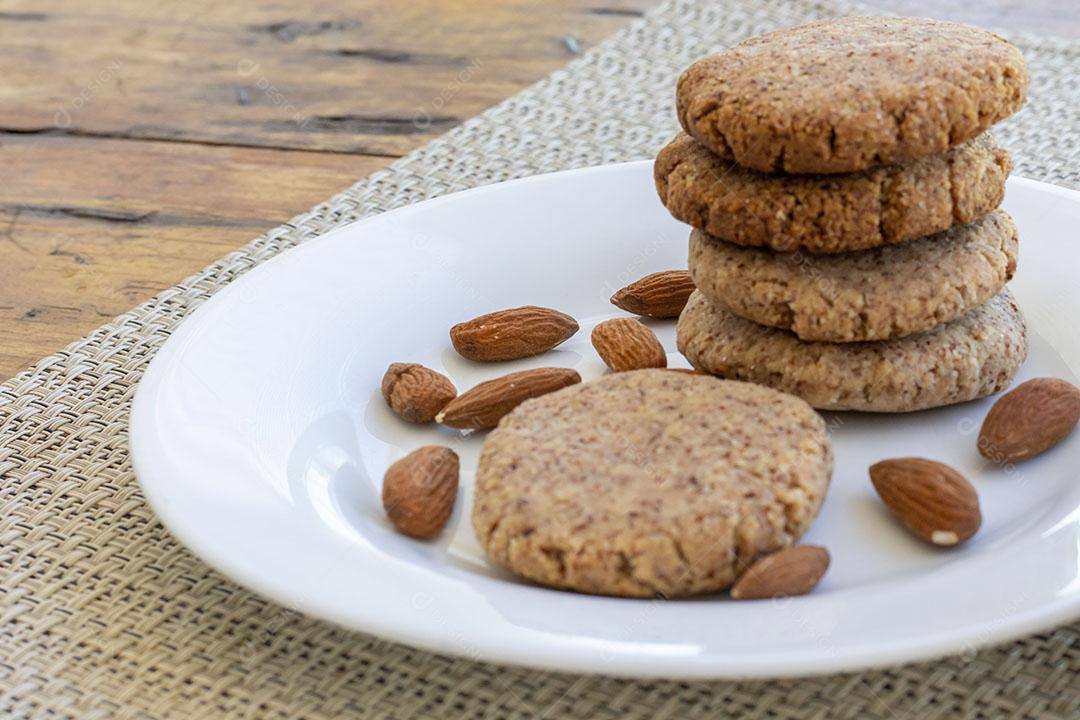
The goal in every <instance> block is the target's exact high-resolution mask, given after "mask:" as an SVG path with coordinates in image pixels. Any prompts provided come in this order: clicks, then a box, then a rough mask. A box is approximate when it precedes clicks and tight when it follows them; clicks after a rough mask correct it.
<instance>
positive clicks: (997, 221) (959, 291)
mask: <svg viewBox="0 0 1080 720" xmlns="http://www.w3.org/2000/svg"><path fill="white" fill-rule="evenodd" d="M1017 249H1018V243H1017V238H1016V226H1015V225H1014V224H1013V221H1012V218H1010V217H1009V215H1008V213H1006V212H1005V211H1004V210H995V211H994V212H992V213H990V214H989V215H984V216H983V217H981V218H979V219H978V220H976V221H975V222H972V223H968V224H967V225H956V226H954V227H952V228H950V229H949V230H946V231H945V232H943V233H939V234H937V235H931V236H929V237H925V238H920V239H918V240H912V241H911V242H906V243H903V244H901V245H890V246H888V247H883V248H877V249H875V250H863V251H861V252H852V253H842V254H839V255H809V254H806V253H803V252H795V253H778V252H774V251H772V250H763V249H761V248H747V247H742V246H740V245H734V244H732V243H729V242H724V241H723V240H717V239H715V238H712V237H710V236H709V235H706V234H705V233H703V232H701V231H700V230H694V231H693V232H692V233H691V234H690V274H691V276H692V277H693V278H694V284H695V285H696V286H697V288H698V289H699V290H700V291H701V293H702V295H704V296H705V297H706V298H708V299H709V300H710V301H711V302H712V303H713V304H715V305H719V306H720V307H723V308H725V309H727V310H730V311H731V312H733V313H735V314H736V315H738V316H739V317H743V318H746V319H747V320H752V321H754V322H756V323H758V324H760V325H769V326H771V327H777V328H783V329H785V330H791V331H793V332H794V333H795V334H796V335H798V336H799V338H801V339H803V340H824V341H827V342H856V341H862V340H888V339H891V338H897V337H903V336H905V335H911V334H913V333H917V332H922V331H923V330H929V329H930V328H932V327H934V326H935V325H940V324H941V323H943V322H948V321H950V320H953V319H955V318H958V317H960V316H961V315H963V314H964V313H966V312H968V311H969V310H971V309H972V308H974V307H977V306H979V305H982V304H983V303H985V302H987V301H988V300H989V299H990V298H992V297H994V296H995V295H997V294H998V293H999V292H1001V289H1002V288H1003V287H1005V283H1007V282H1008V281H1009V280H1010V279H1011V278H1012V276H1013V273H1014V272H1015V270H1016V256H1017Z"/></svg>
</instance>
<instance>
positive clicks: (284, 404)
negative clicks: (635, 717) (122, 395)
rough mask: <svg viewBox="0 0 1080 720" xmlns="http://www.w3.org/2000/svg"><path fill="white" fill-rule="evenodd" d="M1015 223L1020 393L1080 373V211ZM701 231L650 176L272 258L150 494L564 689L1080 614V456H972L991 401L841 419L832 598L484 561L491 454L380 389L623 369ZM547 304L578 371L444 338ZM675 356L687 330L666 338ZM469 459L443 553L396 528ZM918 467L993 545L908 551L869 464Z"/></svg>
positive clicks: (298, 575) (1009, 630) (1028, 185)
mask: <svg viewBox="0 0 1080 720" xmlns="http://www.w3.org/2000/svg"><path fill="white" fill-rule="evenodd" d="M1005 206H1006V207H1007V208H1008V210H1009V211H1010V212H1011V213H1012V214H1013V215H1014V216H1015V218H1016V221H1017V223H1018V224H1019V227H1020V232H1021V236H1022V242H1021V248H1022V250H1021V261H1020V268H1021V269H1020V272H1019V274H1018V276H1017V278H1016V280H1015V281H1014V282H1013V285H1012V287H1013V288H1014V290H1015V293H1016V296H1017V298H1018V299H1019V301H1020V304H1021V305H1022V307H1023V308H1024V310H1025V311H1026V313H1027V316H1028V318H1029V322H1030V325H1031V330H1032V332H1031V338H1032V343H1031V355H1030V357H1029V359H1028V361H1027V363H1026V365H1025V366H1024V368H1023V371H1022V374H1021V377H1020V380H1023V379H1025V378H1028V377H1033V376H1042V375H1051V376H1056V377H1062V378H1066V379H1068V380H1070V381H1072V382H1074V383H1075V382H1077V379H1076V374H1077V371H1078V370H1080V334H1078V332H1077V324H1076V323H1077V318H1078V317H1080V288H1078V281H1077V273H1078V271H1080V249H1078V245H1077V244H1076V243H1074V242H1072V238H1073V237H1074V236H1075V234H1076V228H1077V227H1078V226H1080V194H1078V193H1074V192H1070V191H1067V190H1063V189H1061V188H1057V187H1053V186H1049V185H1044V184H1041V183H1037V182H1032V181H1029V180H1023V179H1014V180H1011V181H1010V183H1009V190H1008V198H1007V200H1006V203H1005ZM686 236H687V229H686V227H685V226H683V225H681V224H679V223H677V222H676V221H674V220H672V219H671V218H670V217H669V216H668V214H667V212H666V211H665V210H664V209H663V208H662V207H661V205H660V203H659V202H658V201H657V199H656V194H655V191H654V190H653V183H652V178H651V169H650V163H647V162H638V163H629V164H624V165H614V166H609V167H600V168H593V169H588V170H581V171H572V172H566V173H558V174H554V175H546V176H540V177H534V178H529V179H526V180H521V181H517V182H511V183H505V184H501V185H495V186H490V187H484V188H480V189H477V190H472V191H469V192H463V193H459V194H456V195H450V196H447V197H443V198H439V199H436V200H432V201H430V202H424V203H419V204H417V205H413V206H411V207H407V208H404V209H401V210H398V211H395V212H390V213H386V214H384V215H379V216H377V217H374V218H371V219H368V220H365V221H363V222H358V223H355V224H352V225H350V226H348V227H344V228H341V229H339V230H337V231H335V232H332V233H329V234H328V235H326V236H324V237H321V238H318V239H316V240H313V241H311V242H309V243H307V244H306V245H303V246H302V247H300V248H298V249H296V250H292V251H290V252H287V253H285V254H283V255H282V256H280V257H278V258H275V259H274V260H272V261H270V262H268V263H266V264H265V265H263V266H262V267H259V268H257V269H255V270H254V271H252V272H251V273H249V274H247V275H245V276H244V277H242V278H240V279H239V280H238V281H236V282H235V283H233V284H232V285H230V286H229V287H227V288H225V289H224V290H222V291H221V292H219V293H218V294H217V295H216V296H215V297H214V298H213V299H212V300H210V301H209V302H207V303H206V305H204V306H203V307H201V308H199V310H198V311H196V312H195V313H194V314H193V315H192V317H191V318H190V319H189V320H187V321H186V322H185V323H184V324H183V325H182V326H181V327H180V328H179V329H178V330H177V331H176V332H175V333H174V334H173V336H172V338H171V339H170V340H169V342H168V343H166V345H165V347H164V348H163V349H162V350H161V351H160V352H159V353H158V355H157V357H156V358H155V359H154V361H153V363H152V364H151V366H150V368H149V370H148V371H147V373H146V376H145V378H144V379H143V381H142V384H141V385H140V387H139V392H138V395H137V397H136V399H135V406H134V410H133V414H132V421H131V443H132V452H133V458H134V463H135V468H136V470H137V473H138V477H139V480H140V482H141V483H142V487H143V491H144V492H145V494H146V497H147V499H148V500H149V501H150V503H151V505H153V507H154V509H155V510H156V511H157V513H158V515H159V516H160V517H161V519H162V521H163V522H164V523H165V525H166V526H167V527H168V528H169V529H170V530H171V531H172V532H173V533H174V534H175V535H176V536H177V537H178V538H179V539H180V540H181V541H182V542H183V543H184V544H186V545H187V546H188V547H190V548H191V549H192V550H194V551H195V552H196V553H197V554H198V555H200V556H201V557H202V558H203V559H205V560H206V562H208V563H210V564H211V565H213V566H214V567H216V568H218V569H220V570H221V571H223V572H225V573H226V574H228V575H229V576H231V577H233V578H235V579H236V580H237V581H239V582H241V583H243V584H244V585H247V586H248V587H251V588H253V589H255V590H257V591H258V592H260V593H263V594H265V595H267V596H269V597H271V598H273V599H275V600H277V601H278V602H281V603H283V604H285V605H287V606H290V607H293V608H296V609H299V610H301V611H303V612H306V613H309V614H311V615H315V616H318V617H322V618H326V619H328V620H332V621H334V622H337V623H340V624H341V625H344V626H346V627H350V628H355V629H358V630H363V631H368V632H371V633H374V634H376V635H380V636H383V637H386V638H392V639H394V640H399V641H401V642H405V643H409V644H412V645H417V646H421V647H424V648H429V649H432V650H437V651H441V652H446V653H451V654H454V655H462V656H467V657H470V658H474V659H484V660H490V661H496V662H507V663H520V664H525V665H531V666H536V667H542V668H552V669H557V670H564V671H581V672H597V673H605V674H613V675H635V676H667V677H679V678H690V677H710V678H716V677H747V676H786V675H799V674H811V673H824V672H831V671H841V670H855V669H858V668H865V667H870V666H879V665H886V664H891V663H899V662H904V661H910V660H916V659H921V658H929V657H933V656H939V655H943V654H947V653H956V652H964V651H970V650H971V649H973V648H975V647H977V646H981V645H984V644H987V643H993V642H999V641H1004V640H1008V639H1011V638H1015V637H1018V636H1020V635H1024V634H1027V633H1031V632H1035V631H1038V630H1043V629H1046V628H1049V627H1051V626H1053V625H1056V624H1060V623H1064V622H1068V621H1070V620H1072V619H1074V618H1076V617H1078V616H1080V482H1077V477H1076V475H1077V472H1076V468H1077V467H1078V466H1080V437H1071V438H1069V439H1068V440H1067V441H1066V442H1065V443H1064V444H1062V445H1061V446H1059V447H1058V448H1056V449H1054V450H1053V451H1051V452H1049V453H1047V454H1046V455H1044V456H1042V457H1040V458H1036V459H1033V460H1031V461H1029V462H1027V463H1024V464H1023V465H1019V466H1016V467H1012V466H1009V467H996V466H994V465H992V464H990V463H989V462H987V461H984V460H982V459H981V457H980V456H979V455H978V453H977V452H976V450H975V438H976V434H977V430H978V425H979V423H980V422H981V420H982V418H983V416H984V414H985V413H986V411H987V410H988V409H989V407H990V404H991V401H990V400H984V401H980V402H973V403H969V404H966V405H962V406H959V407H954V408H949V409H942V410H934V411H928V412H922V413H916V414H910V415H877V416H874V415H860V414H831V415H829V416H827V418H826V419H827V420H828V422H829V424H830V427H831V432H832V435H833V438H834V442H835V450H836V458H837V464H836V471H835V474H834V477H833V484H832V488H831V490H830V492H829V495H828V498H827V500H826V502H825V505H824V508H823V510H822V512H821V515H820V516H819V517H818V519H817V521H816V522H815V524H814V526H813V528H812V529H811V531H810V533H809V535H808V536H807V537H806V540H808V541H810V542H814V543H821V544H823V545H826V546H827V547H828V548H829V551H830V552H831V553H832V557H833V565H832V568H831V569H830V571H829V574H828V575H827V577H826V578H825V580H824V581H823V582H822V584H821V585H820V586H819V587H818V588H817V589H816V590H815V592H814V593H813V594H812V595H809V596H806V597H801V598H796V599H790V600H787V601H783V602H775V601H766V602H733V601H729V600H726V599H724V598H722V597H711V598H699V599H693V600H683V601H669V602H659V601H647V600H645V601H642V600H623V599H612V598H603V597H589V596H585V595H577V594H573V593H568V592H558V591H554V590H548V589H545V588H541V587H536V586H533V585H530V584H528V583H525V582H520V581H518V580H516V579H514V578H513V577H511V576H510V575H508V574H506V573H504V572H502V571H500V570H498V569H496V568H494V567H493V566H492V565H490V564H489V563H488V562H487V561H486V560H485V558H484V555H483V553H482V551H481V550H480V547H479V546H478V544H477V542H476V540H475V538H474V537H473V533H472V528H471V526H470V524H469V520H468V518H469V508H470V499H471V485H472V477H473V469H474V467H475V462H476V457H477V451H478V449H479V446H480V444H481V442H482V437H481V436H480V435H479V434H474V435H472V436H471V437H461V436H459V435H458V434H457V433H455V432H453V431H450V430H447V429H440V428H436V427H428V428H418V427H415V426H407V425H406V424H404V423H402V422H399V421H398V420H397V419H396V418H395V417H394V416H393V415H391V414H390V412H389V411H388V410H387V409H386V407H385V406H384V403H383V402H382V399H381V397H380V395H379V382H380V379H381V377H382V374H383V372H384V370H385V369H386V366H387V365H388V364H389V363H390V362H392V361H417V362H423V363H425V364H427V365H429V366H431V367H434V368H436V369H438V370H442V371H445V372H446V373H448V374H449V375H450V377H451V378H453V380H454V381H455V383H456V384H457V386H458V388H462V389H463V388H468V387H470V386H472V385H473V384H474V383H476V382H478V381H480V380H482V379H485V378H490V377H494V376H495V375H497V374H501V373H503V372H507V371H510V370H517V369H521V368H524V367H534V366H541V365H564V366H573V367H576V368H578V369H579V370H580V371H581V374H582V376H583V377H584V378H585V379H586V380H587V379H589V378H592V377H596V376H598V375H599V374H601V372H602V370H603V368H602V366H601V364H600V362H599V360H598V359H597V358H596V356H595V353H594V352H593V351H592V349H591V347H590V346H589V341H588V338H589V333H590V331H591V328H592V326H593V325H594V324H595V323H596V322H598V321H599V320H602V319H604V318H607V317H611V316H614V315H618V314H619V313H618V311H617V310H615V308H613V307H612V306H611V305H610V304H609V303H608V300H607V298H608V296H610V295H611V293H612V292H613V291H614V290H615V289H617V288H618V287H620V286H622V285H623V284H625V283H627V282H629V281H631V280H633V279H635V278H637V277H639V276H641V275H644V274H646V273H649V272H652V271H655V270H660V269H668V268H675V267H685V263H686ZM524 304H537V305H548V306H552V307H556V308H559V309H562V310H564V311H566V312H569V313H571V314H573V315H574V316H575V317H577V318H578V319H579V320H580V321H581V326H582V328H581V331H580V332H579V333H578V334H577V336H575V338H573V339H572V340H571V341H570V342H568V343H567V344H565V345H564V346H562V347H560V348H559V349H558V350H556V351H555V352H552V353H549V354H547V355H544V356H541V357H539V358H534V359H530V360H527V361H521V362H515V363H507V364H494V365H492V364H487V365H481V364H474V363H470V362H468V361H465V360H463V359H461V358H459V357H458V356H457V355H456V354H455V353H454V352H453V350H452V349H451V347H450V344H449V340H448V337H447V329H448V328H449V327H450V325H452V324H453V323H455V322H458V321H461V320H464V319H467V318H469V317H471V316H474V315H477V314H480V313H483V312H488V311H491V310H495V309H499V308H503V307H510V306H516V305H524ZM652 324H653V326H654V327H655V328H656V329H657V330H658V333H659V334H660V336H661V339H662V340H663V341H664V343H665V345H666V346H667V347H668V348H669V349H671V350H672V353H671V359H672V364H673V365H683V366H685V364H686V363H685V361H684V360H682V359H681V358H680V357H679V356H678V355H677V354H676V353H675V352H674V327H673V326H674V323H673V322H656V323H652ZM429 443H448V444H450V445H452V446H453V447H454V448H455V449H456V450H457V451H458V453H459V454H460V455H461V459H462V489H461V492H460V496H459V499H458V503H457V509H456V511H455V513H454V517H453V518H452V520H451V524H450V526H449V528H448V529H447V531H446V532H445V533H444V534H443V535H442V537H441V538H440V539H438V540H437V541H435V542H432V543H421V542H416V541H413V540H410V539H407V538H405V537H402V536H399V535H397V534H395V533H394V532H393V530H392V529H391V528H390V526H389V525H388V523H387V522H386V520H385V519H384V517H383V513H382V510H381V506H380V501H379V493H380V483H381V479H382V475H383V471H384V470H385V469H386V467H387V466H388V465H389V464H390V463H391V462H392V461H394V460H396V459H398V458H400V457H401V456H402V455H404V454H405V453H406V452H407V451H409V450H411V449H413V448H415V447H417V446H419V445H424V444H429ZM904 455H920V456H925V457H929V458H935V459H939V460H942V461H945V462H947V463H949V464H951V465H953V466H954V467H956V468H958V469H959V470H960V471H961V472H963V473H964V474H965V475H967V476H968V477H969V478H971V479H972V481H973V482H974V483H975V485H976V486H977V487H978V490H979V494H980V497H981V500H982V508H983V514H984V524H983V527H982V529H981V530H980V531H979V533H978V535H977V536H976V537H975V538H974V539H973V540H972V541H971V542H969V543H968V544H966V545H965V546H963V547H961V548H959V549H957V550H954V551H937V550H934V549H932V548H929V547H927V546H926V545H924V544H922V543H920V542H919V541H917V540H915V539H913V538H912V537H910V536H909V535H908V534H907V533H906V532H905V531H904V530H902V529H901V528H900V527H899V526H898V525H897V523H896V522H894V521H893V520H892V519H891V517H890V516H889V515H888V514H887V512H886V511H885V510H884V509H883V507H882V505H881V503H880V502H879V501H878V500H877V498H876V496H875V494H874V491H873V489H872V488H871V485H870V483H869V481H868V478H867V472H866V469H867V467H868V466H869V465H870V464H871V463H873V462H875V461H877V460H880V459H883V458H887V457H895V456H904Z"/></svg>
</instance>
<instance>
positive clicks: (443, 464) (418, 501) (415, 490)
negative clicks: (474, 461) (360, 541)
mask: <svg viewBox="0 0 1080 720" xmlns="http://www.w3.org/2000/svg"><path fill="white" fill-rule="evenodd" d="M458 472H459V462H458V456H457V453H455V452H454V451H453V450H451V449H450V448H446V447H439V446H438V445H427V446H425V447H422V448H419V449H417V450H413V451H412V452H411V453H409V454H408V455H406V456H405V457H403V458H401V459H400V460H398V461H397V462H396V463H394V464H393V465H391V466H390V467H389V468H388V469H387V471H386V475H384V476H383V487H382V502H383V509H384V510H386V514H387V516H388V517H389V518H390V522H392V523H393V524H394V527H395V528H397V529H398V531H399V532H401V533H404V534H405V535H409V536H410V537H414V538H420V539H421V540H427V539H428V538H433V537H435V536H436V535H438V534H439V531H440V530H442V529H443V527H444V526H445V525H446V521H447V520H449V519H450V513H452V512H453V511H454V501H455V500H456V499H457V489H458Z"/></svg>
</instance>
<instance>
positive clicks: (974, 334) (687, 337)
mask: <svg viewBox="0 0 1080 720" xmlns="http://www.w3.org/2000/svg"><path fill="white" fill-rule="evenodd" d="M678 344H679V351H680V352H681V353H682V354H683V355H685V356H686V358H687V359H688V360H689V361H690V364H691V365H693V366H694V367H695V368H697V369H698V370H701V371H703V372H707V373H711V374H713V375H717V376H720V377H725V378H730V379H735V380H747V381H750V382H757V383H761V384H763V385H768V386H769V387H772V388H776V389H778V390H783V391H785V392H790V393H793V394H795V395H798V396H799V397H801V398H803V399H804V400H806V401H807V402H808V403H810V404H811V405H813V406H814V407H816V408H819V409H822V410H866V411H870V412H908V411H911V410H922V409H925V408H932V407H938V406H941V405H952V404H955V403H961V402H965V401H967V400H974V399H975V398H980V397H984V396H986V395H992V394H994V393H996V392H1001V391H1002V390H1003V389H1005V388H1006V387H1007V386H1008V385H1009V383H1010V382H1011V381H1012V378H1013V377H1014V376H1015V375H1016V372H1017V371H1018V370H1019V369H1020V365H1021V364H1022V363H1023V362H1024V358H1025V357H1026V356H1027V329H1026V326H1025V324H1024V317H1023V315H1022V314H1021V313H1020V309H1019V308H1018V307H1017V306H1016V303H1015V301H1014V300H1013V298H1012V295H1011V294H1010V293H1009V291H1008V290H1005V291H1004V292H1002V293H1001V294H1000V295H997V296H996V297H995V298H993V299H992V300H991V301H990V302H988V303H986V304H985V305H980V306H979V307H977V308H975V309H974V310H972V311H971V312H969V313H968V314H966V315H964V316H963V317H960V318H957V319H956V320H953V321H952V322H950V323H946V324H944V325H939V326H937V327H936V328H934V329H933V330H927V331H926V332H923V333H919V334H917V335H909V336H907V337H905V338H899V339H897V340H885V341H882V342H866V343H842V344H838V343H824V342H805V341H802V340H799V339H798V338H797V337H795V336H794V335H793V334H791V333H789V332H787V331H785V330H777V329H775V328H769V327H765V326H763V325H758V324H756V323H752V322H750V321H749V320H743V319H742V318H740V317H739V316H737V315H735V314H733V313H731V312H729V311H727V310H723V309H720V308H718V307H716V306H714V305H712V304H710V303H709V301H708V300H706V299H705V296H704V295H702V294H701V293H700V292H698V293H694V295H692V296H691V297H690V302H689V303H687V305H686V309H685V310H684V311H683V314H682V316H681V317H680V318H679V326H678Z"/></svg>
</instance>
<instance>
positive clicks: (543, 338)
mask: <svg viewBox="0 0 1080 720" xmlns="http://www.w3.org/2000/svg"><path fill="white" fill-rule="evenodd" d="M577 331H578V324H577V320H575V319H574V318H572V317H570V316H569V315H567V314H566V313H561V312H559V311H558V310H552V309H551V308H544V307H536V306H533V305H526V306H524V307H518V308H510V309H509V310H499V311H498V312H493V313H488V314H487V315H481V316H480V317H478V318H473V319H472V320H469V321H467V322H463V323H458V324H457V325H455V326H454V327H452V328H450V342H452V343H453V344H454V349H455V350H457V351H458V353H460V354H461V355H462V356H463V357H467V358H468V359H470V360H479V361H481V362H494V361H498V360H517V359H519V358H524V357H531V356H533V355H539V354H540V353H542V352H547V351H548V350H550V349H551V348H553V347H555V346H556V345H558V344H560V343H562V342H565V341H566V340H567V339H568V338H569V337H570V336H571V335H573V334H574V333H576V332H577Z"/></svg>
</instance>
